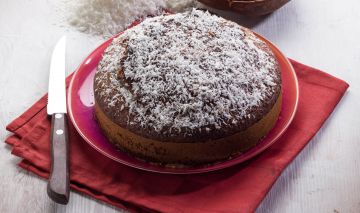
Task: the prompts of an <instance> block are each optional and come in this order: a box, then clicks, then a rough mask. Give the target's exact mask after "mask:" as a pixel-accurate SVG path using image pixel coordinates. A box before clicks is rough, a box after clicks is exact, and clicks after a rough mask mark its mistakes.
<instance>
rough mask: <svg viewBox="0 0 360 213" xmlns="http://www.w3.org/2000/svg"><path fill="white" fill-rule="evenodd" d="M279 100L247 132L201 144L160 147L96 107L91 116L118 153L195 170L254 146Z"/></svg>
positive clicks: (269, 124) (275, 113)
mask: <svg viewBox="0 0 360 213" xmlns="http://www.w3.org/2000/svg"><path fill="white" fill-rule="evenodd" d="M281 97H282V96H281V95H280V96H279V97H278V98H277V100H276V102H275V104H274V106H273V107H272V108H271V110H270V111H269V112H268V113H267V114H266V115H265V116H264V117H263V118H262V119H260V120H259V121H258V122H256V123H255V124H254V125H252V126H251V127H249V128H248V129H246V130H244V131H241V132H238V133H235V134H233V135H230V136H227V137H224V138H221V139H215V140H207V141H206V142H203V143H176V142H172V141H168V142H166V143H164V142H163V141H158V140H155V139H150V138H145V137H142V136H141V135H138V134H135V133H133V132H132V131H130V130H128V129H125V128H122V127H120V126H119V125H117V124H116V123H114V122H113V121H112V120H111V119H110V118H108V117H107V115H106V114H105V113H104V112H103V111H102V109H101V107H100V106H99V105H97V104H96V105H95V114H96V118H97V119H98V123H99V125H100V127H101V129H102V130H103V133H104V134H105V135H106V137H107V138H108V139H109V140H110V141H111V142H112V143H113V144H114V145H115V146H116V147H117V148H119V149H120V150H122V151H124V152H126V153H128V154H130V155H132V156H135V157H138V158H140V159H142V160H145V161H147V162H152V163H157V164H162V165H165V166H166V165H173V166H197V165H204V164H212V163H216V162H220V161H224V160H227V159H229V158H231V157H233V156H236V155H237V154H239V153H241V152H244V151H246V150H248V149H249V148H251V147H253V146H254V145H256V143H257V142H258V141H259V140H260V139H261V138H262V137H263V136H265V135H266V134H267V133H268V132H269V131H270V130H271V129H272V128H273V126H274V125H275V123H276V121H277V119H278V116H279V113H280V110H281V102H282V98H281Z"/></svg>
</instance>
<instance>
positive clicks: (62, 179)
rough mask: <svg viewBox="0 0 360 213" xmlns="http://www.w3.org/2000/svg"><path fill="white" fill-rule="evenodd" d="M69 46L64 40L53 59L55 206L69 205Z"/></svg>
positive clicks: (50, 190)
mask: <svg viewBox="0 0 360 213" xmlns="http://www.w3.org/2000/svg"><path fill="white" fill-rule="evenodd" d="M65 45H66V37H65V36H63V37H62V38H61V39H60V40H59V41H58V42H57V44H56V46H55V48H54V51H53V53H52V56H51V64H50V76H49V92H48V104H47V114H48V115H49V116H51V137H50V142H51V171H50V177H49V182H48V185H47V193H48V196H49V197H50V198H51V199H52V200H53V201H55V202H57V203H60V204H67V203H68V201H69V140H68V127H67V117H66V113H67V110H66V87H65Z"/></svg>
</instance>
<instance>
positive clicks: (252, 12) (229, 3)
mask: <svg viewBox="0 0 360 213" xmlns="http://www.w3.org/2000/svg"><path fill="white" fill-rule="evenodd" d="M198 1H199V2H201V3H203V4H205V5H207V6H210V7H213V8H215V9H220V10H232V11H236V12H238V13H240V14H244V15H248V16H261V15H266V14H269V13H271V12H273V11H275V10H277V9H279V8H280V7H282V6H283V5H284V4H286V3H287V2H289V1H290V0H238V1H237V0H198Z"/></svg>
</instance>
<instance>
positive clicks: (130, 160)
mask: <svg viewBox="0 0 360 213" xmlns="http://www.w3.org/2000/svg"><path fill="white" fill-rule="evenodd" d="M259 37H260V38H261V39H262V40H264V41H265V42H266V43H267V44H268V45H269V46H270V47H271V49H272V50H273V52H274V53H275V55H276V57H277V59H278V61H279V63H280V67H281V76H282V94H283V102H282V107H281V113H280V117H279V119H278V121H277V123H276V124H275V126H274V128H273V129H272V130H271V131H270V132H269V133H268V134H267V135H266V137H265V138H264V139H262V140H261V141H259V143H258V144H257V145H256V146H255V147H253V148H251V149H249V150H248V151H246V152H244V153H241V154H239V155H238V156H236V157H234V158H232V159H230V160H227V161H224V162H220V163H217V164H214V165H210V166H204V167H195V168H170V167H162V166H158V165H153V164H150V163H147V162H144V161H141V160H139V159H137V158H134V157H131V156H130V155H127V154H126V153H124V152H122V151H120V150H118V149H116V148H115V147H114V146H113V145H112V144H111V143H110V142H109V141H108V140H107V138H106V137H105V136H104V135H103V134H102V132H101V130H100V128H99V126H98V125H97V123H96V121H95V119H94V93H93V80H94V75H95V72H96V67H97V65H98V63H99V61H100V59H101V56H102V53H103V52H104V50H105V48H106V47H107V46H108V45H109V44H110V42H111V41H112V38H111V39H109V40H107V41H106V42H104V43H103V44H102V45H100V46H99V47H98V48H96V49H95V50H94V51H93V52H92V53H91V54H90V55H89V56H88V57H87V58H86V59H85V60H84V62H83V63H82V64H81V65H80V66H79V68H78V69H77V70H76V72H75V73H74V75H73V77H72V80H71V82H70V86H69V92H68V110H69V115H70V118H71V121H72V122H73V124H74V126H75V128H76V129H77V131H78V132H79V134H80V135H81V136H82V137H83V138H84V139H85V141H86V142H87V143H89V144H90V145H91V146H92V147H94V148H95V149H96V150H98V151H99V152H101V153H102V154H104V155H105V156H107V157H109V158H111V159H113V160H115V161H117V162H119V163H122V164H125V165H127V166H131V167H134V168H138V169H142V170H146V171H151V172H158V173H170V174H191V173H203V172H209V171H214V170H219V169H223V168H226V167H229V166H232V165H235V164H238V163H241V162H244V161H246V160H248V159H250V158H252V157H254V156H256V155H258V154H259V153H261V152H262V151H264V150H265V149H267V148H268V147H269V146H271V145H272V144H273V143H275V142H276V140H277V139H278V138H280V136H281V135H282V134H283V133H284V132H285V130H286V129H287V127H288V126H289V125H290V123H291V121H292V119H293V117H294V115H295V112H296V108H297V104H298V97H299V88H298V82H297V78H296V74H295V71H294V69H293V67H292V66H291V64H290V62H289V61H288V59H287V58H286V57H285V56H284V55H283V54H282V53H281V52H280V51H279V49H278V48H277V47H275V46H274V45H273V44H272V43H271V42H269V41H267V40H266V39H265V38H263V37H261V36H259Z"/></svg>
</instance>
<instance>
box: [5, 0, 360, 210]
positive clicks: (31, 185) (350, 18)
mask: <svg viewBox="0 0 360 213" xmlns="http://www.w3.org/2000/svg"><path fill="white" fill-rule="evenodd" d="M56 5H57V4H56V1H55V0H47V1H45V0H16V1H12V0H0V85H1V89H0V139H1V141H4V140H5V137H6V136H7V135H9V133H8V132H6V130H5V126H6V124H7V123H9V122H10V121H11V120H13V119H14V118H15V117H17V116H18V115H19V114H20V113H22V112H23V111H24V110H25V109H26V108H27V107H28V106H29V105H31V104H32V103H33V102H34V101H36V100H37V99H39V98H40V97H41V96H42V95H43V94H44V93H45V92H46V90H47V84H48V69H49V63H50V54H51V52H52V49H53V46H54V44H55V43H56V41H57V40H58V39H59V38H60V36H61V35H63V34H66V35H67V36H68V48H67V71H68V73H70V72H71V71H73V70H74V69H75V68H76V67H77V66H78V64H79V63H80V62H81V61H82V59H83V58H84V57H85V56H86V55H87V54H89V53H90V52H91V50H93V49H94V48H95V47H96V46H98V45H99V44H100V43H101V42H102V40H103V39H101V38H96V37H91V36H87V35H85V34H82V33H79V32H76V31H75V30H73V29H71V27H69V26H67V24H66V22H64V21H63V18H64V17H62V16H61V11H59V10H58V9H57V6H56ZM359 9H360V1H359V0H344V1H335V0H331V1H330V0H316V1H310V0H293V1H291V2H290V3H289V4H287V5H286V6H285V7H283V8H282V9H280V10H278V11H277V12H275V13H273V14H271V15H269V16H267V17H264V18H261V19H247V18H244V17H240V16H237V15H236V14H232V13H223V15H224V16H226V17H229V18H231V19H234V20H236V21H237V22H239V23H241V24H243V25H246V26H248V27H250V28H252V29H254V30H255V31H256V32H258V33H260V34H261V35H263V36H265V37H266V38H268V39H269V40H270V41H272V42H274V43H275V44H276V45H278V47H279V48H280V49H281V50H282V51H283V52H284V53H285V54H286V55H287V56H289V57H290V58H293V59H296V60H298V61H300V62H303V63H305V64H308V65H311V66H314V67H317V68H320V69H322V70H324V71H326V72H328V73H330V74H332V75H335V76H337V77H340V78H342V79H344V80H346V81H347V82H348V83H349V84H350V88H349V90H348V92H347V93H346V94H345V96H344V98H343V100H342V101H341V103H340V104H339V105H338V106H337V108H336V109H335V111H334V112H333V114H332V115H331V117H330V118H329V119H328V121H327V122H326V123H325V125H324V126H323V127H322V129H321V130H320V131H319V132H318V134H317V135H316V136H315V137H314V138H313V140H312V141H311V142H310V143H309V145H308V146H307V147H306V148H305V149H304V150H303V151H302V152H301V154H300V155H299V156H298V157H297V158H296V159H295V160H294V161H293V162H292V163H291V164H290V166H289V167H288V168H287V169H286V170H285V171H284V173H283V174H282V175H281V176H280V178H279V179H278V180H277V182H276V183H275V185H274V186H273V188H272V189H271V191H270V192H269V194H268V195H267V196H266V198H265V199H264V201H263V202H262V203H261V205H260V206H259V208H258V210H257V211H258V212H360V128H359V126H360V119H359V118H360V116H359V114H360V113H359V109H360V44H359V38H360V23H359V20H360V12H359ZM59 14H60V15H59ZM19 160H20V159H19V158H17V157H14V156H12V155H11V154H10V147H9V146H7V145H5V144H2V145H0V212H12V213H13V212H14V213H17V212H76V213H81V212H116V211H119V210H118V209H115V208H113V207H111V206H109V205H106V204H103V203H101V202H98V201H95V200H93V199H91V198H89V197H87V196H83V195H80V194H78V193H75V192H72V193H71V200H70V202H69V204H68V205H67V206H62V205H57V204H55V203H53V202H52V201H51V200H49V198H48V197H47V194H46V181H44V180H43V179H40V178H38V177H36V176H34V175H32V174H30V173H29V172H26V171H24V170H22V169H20V168H19V167H17V166H16V164H17V163H18V162H19ZM238 211H239V212H241V209H238Z"/></svg>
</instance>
